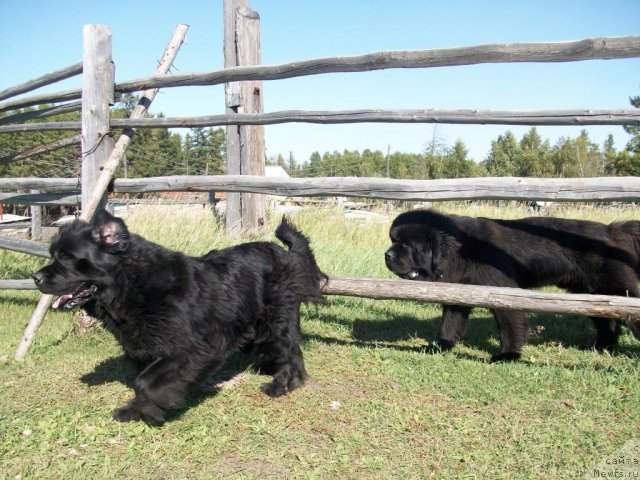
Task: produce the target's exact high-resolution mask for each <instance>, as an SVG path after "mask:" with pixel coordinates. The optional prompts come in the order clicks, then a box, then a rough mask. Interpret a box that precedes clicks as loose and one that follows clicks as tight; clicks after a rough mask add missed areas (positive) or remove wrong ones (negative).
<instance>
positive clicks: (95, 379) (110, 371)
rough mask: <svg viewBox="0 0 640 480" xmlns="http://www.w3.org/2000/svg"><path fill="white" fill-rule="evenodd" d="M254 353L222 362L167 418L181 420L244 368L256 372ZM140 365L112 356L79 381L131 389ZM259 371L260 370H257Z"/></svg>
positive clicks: (240, 355)
mask: <svg viewBox="0 0 640 480" xmlns="http://www.w3.org/2000/svg"><path fill="white" fill-rule="evenodd" d="M253 360H254V358H253V356H252V355H250V354H246V353H243V352H238V353H235V354H234V355H232V356H231V357H230V358H229V359H228V360H227V361H226V362H225V364H224V365H223V368H222V369H221V370H219V371H217V372H213V373H212V374H208V375H207V376H206V377H205V378H203V379H202V380H201V381H200V382H199V383H198V384H197V385H195V386H193V387H192V388H191V390H190V392H189V395H188V396H187V400H186V404H185V405H184V408H181V409H179V410H172V411H170V412H168V413H167V421H168V422H171V421H173V420H178V419H180V418H181V417H182V416H183V415H184V414H185V412H186V411H187V410H189V409H191V408H194V407H197V406H198V405H200V404H201V403H203V402H204V401H205V400H207V399H209V398H212V397H215V396H216V395H217V394H218V393H220V391H222V389H223V388H224V387H223V385H224V384H228V383H229V382H232V381H233V379H235V378H237V377H238V376H239V375H241V374H242V373H244V372H246V371H247V370H253V371H257V369H256V368H255V367H254V363H253ZM138 373H139V368H138V365H137V364H136V362H134V361H132V360H130V359H129V358H127V357H126V356H124V355H121V356H119V357H111V358H108V359H106V360H105V361H103V362H102V363H100V364H99V365H97V366H96V367H95V369H94V370H93V372H90V373H87V374H85V375H83V376H82V377H81V378H80V380H81V381H82V382H83V383H84V384H85V385H88V386H92V387H94V386H98V385H105V384H108V383H114V382H117V383H122V384H123V385H125V386H126V387H128V388H129V389H131V390H132V396H133V389H134V386H135V380H136V377H137V376H138ZM258 373H259V372H258Z"/></svg>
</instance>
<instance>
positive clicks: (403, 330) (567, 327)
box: [305, 312, 640, 362]
mask: <svg viewBox="0 0 640 480" xmlns="http://www.w3.org/2000/svg"><path fill="white" fill-rule="evenodd" d="M321 318H322V321H325V322H327V323H338V324H341V325H345V326H347V327H349V326H350V327H351V336H352V337H353V340H341V339H337V338H331V337H327V336H321V335H316V334H314V335H305V337H306V338H312V339H314V340H317V341H322V342H325V343H332V344H341V345H355V346H357V347H362V348H369V347H371V346H372V345H378V346H380V345H381V344H383V345H384V347H385V348H391V349H394V350H399V351H414V352H422V353H425V354H438V353H442V350H441V349H440V348H438V347H437V346H435V344H434V341H435V340H436V339H437V338H438V332H439V328H440V323H441V320H440V316H439V315H436V316H431V317H428V318H418V317H414V316H406V315H396V316H393V315H392V316H389V318H388V319H385V320H369V319H364V318H362V319H357V320H355V321H354V322H352V323H351V322H349V323H346V322H344V321H342V320H341V319H339V318H337V317H334V316H332V315H329V316H324V315H323V316H322V317H321ZM529 327H530V329H529V336H528V339H527V344H528V345H534V346H544V345H553V344H555V345H557V344H559V345H562V346H563V347H564V348H575V349H577V350H582V351H588V350H592V349H593V342H594V339H595V329H594V328H593V324H592V321H591V320H590V319H588V318H586V317H580V316H565V315H536V314H529ZM416 338H418V339H421V340H423V341H422V342H421V345H418V346H407V345H394V343H398V342H403V341H409V340H415V339H416ZM463 343H464V344H465V345H466V346H468V347H470V348H472V349H477V350H481V351H483V352H487V353H488V354H491V355H494V354H497V353H499V333H498V328H497V326H496V322H495V320H494V318H493V316H492V315H491V314H490V313H489V312H486V314H483V313H480V314H476V315H474V316H473V317H472V318H471V320H470V322H469V328H468V331H467V334H466V335H465V338H464V340H463ZM452 353H453V354H454V355H455V356H456V357H459V358H465V359H471V360H475V361H481V362H483V361H488V360H484V359H481V358H480V357H477V356H474V355H469V354H466V353H464V352H460V351H458V350H454V351H453V352H452ZM613 355H624V356H634V357H639V356H640V346H638V345H635V344H634V345H628V344H625V345H624V346H620V347H617V348H616V349H615V350H614V352H613Z"/></svg>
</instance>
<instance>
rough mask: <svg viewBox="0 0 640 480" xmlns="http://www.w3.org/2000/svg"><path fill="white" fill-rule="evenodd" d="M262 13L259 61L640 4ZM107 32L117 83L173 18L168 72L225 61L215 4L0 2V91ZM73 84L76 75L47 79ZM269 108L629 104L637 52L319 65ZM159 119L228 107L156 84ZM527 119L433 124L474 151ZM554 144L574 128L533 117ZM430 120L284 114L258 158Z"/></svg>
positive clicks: (142, 65)
mask: <svg viewBox="0 0 640 480" xmlns="http://www.w3.org/2000/svg"><path fill="white" fill-rule="evenodd" d="M249 4H250V6H251V8H253V9H255V10H257V11H258V12H259V14H260V16H261V29H262V38H261V42H262V63H263V64H273V63H282V62H288V61H293V60H302V59H309V58H314V57H324V56H336V55H358V54H364V53H369V52H373V51H381V50H419V49H431V48H449V47H459V46H470V45H478V44H486V43H514V42H552V41H568V40H578V39H583V38H587V37H596V36H627V35H640V0H533V1H518V0H507V1H503V0H492V1H490V2H479V1H470V0H437V1H435V0H434V1H429V0H422V1H420V0H394V1H391V0H348V1H345V0H297V1H295V0H250V1H249ZM89 23H99V24H104V25H108V26H110V27H111V29H112V32H113V59H114V62H115V63H116V81H117V82H121V81H125V80H131V79H134V78H139V77H144V76H148V75H150V74H152V72H153V71H154V69H155V67H156V60H157V59H158V58H159V57H160V56H161V54H162V51H163V49H164V47H165V45H166V44H167V42H168V41H169V39H170V37H171V35H172V33H173V31H174V29H175V26H176V25H177V24H178V23H186V24H188V25H190V28H189V32H188V34H187V43H186V44H185V45H183V47H182V49H181V51H180V53H179V55H178V58H177V60H176V61H175V62H174V65H175V67H176V69H177V70H176V71H179V72H181V73H184V72H192V71H209V70H215V69H219V68H222V65H223V58H222V38H223V25H222V0H185V1H184V2H180V3H177V2H173V1H166V0H129V1H126V2H125V1H122V0H111V1H109V2H105V1H97V0H60V1H51V0H0V25H1V27H0V65H2V74H0V89H4V88H6V87H9V86H12V85H15V84H18V83H21V82H24V81H26V80H29V79H32V78H35V77H38V76H40V75H43V74H45V73H49V72H51V71H53V70H56V69H59V68H63V67H66V66H68V65H71V64H74V63H76V62H79V61H81V60H82V27H83V25H84V24H89ZM80 85H81V79H80V77H76V78H75V79H70V80H67V81H65V82H62V83H60V84H57V85H54V86H49V87H46V88H45V89H41V91H56V90H64V89H68V88H75V87H79V86H80ZM263 91H264V100H265V111H277V110H288V109H300V110H345V109H359V108H389V109H393V108H444V109H449V108H451V109H455V108H479V109H483V108H487V109H518V110H528V109H552V108H553V109H558V108H562V109H570V108H631V107H630V104H629V97H630V96H635V95H640V59H629V60H609V61H599V60H596V61H587V62H573V63H557V64H535V63H532V64H498V65H475V66H464V67H448V68H431V69H407V70H385V71H377V72H367V73H342V74H327V75H320V76H314V77H302V78H297V79H288V80H279V81H272V82H265V83H264V85H263ZM151 111H152V112H153V113H159V112H162V113H164V114H165V115H166V116H200V115H213V114H219V113H223V112H224V95H223V88H222V86H215V87H187V88H172V89H165V90H164V91H162V92H161V93H160V95H159V96H158V97H157V98H156V101H155V102H154V104H153V105H152V107H151ZM508 129H509V130H511V131H513V132H514V133H515V134H516V136H517V137H518V138H519V137H520V136H521V135H522V134H523V133H524V132H525V131H526V130H528V127H510V126H506V125H504V126H503V125H497V126H496V125H494V126H481V125H477V126H476V125H439V126H438V127H437V135H438V136H439V137H440V139H441V140H443V141H444V142H446V143H447V144H449V145H453V143H454V142H455V141H456V140H457V139H462V140H463V141H464V142H465V144H466V145H467V148H468V149H469V152H470V157H471V158H473V159H474V160H476V161H480V160H482V159H484V157H485V156H486V154H487V152H488V151H489V148H490V145H491V140H495V139H496V138H497V136H498V135H500V134H502V133H504V132H505V131H506V130H508ZM538 130H539V132H540V134H541V135H542V136H543V137H544V138H548V139H550V140H551V142H552V143H555V142H556V141H557V139H558V138H559V137H560V136H573V137H575V136H577V135H578V134H579V131H580V128H579V127H538ZM587 130H588V131H589V135H590V137H591V139H592V140H593V141H596V142H597V143H602V142H603V141H604V140H605V138H606V137H607V135H608V134H609V133H611V134H613V135H614V138H615V140H616V147H617V148H618V149H622V148H623V147H624V145H625V144H626V142H627V141H628V139H629V136H628V135H627V134H626V133H625V132H624V131H623V129H622V127H615V126H606V127H589V128H587ZM433 134H434V126H433V125H431V124H421V125H413V124H353V125H306V124H283V125H276V126H267V127H266V146H267V155H269V156H275V155H277V154H279V153H281V154H283V155H284V156H285V157H287V156H288V155H289V152H293V154H294V156H295V158H296V159H297V160H298V161H306V160H307V159H308V157H309V155H310V154H311V153H312V152H313V151H315V150H317V151H320V152H321V153H324V152H325V151H333V150H338V151H342V150H344V149H349V150H356V149H357V150H363V149H365V148H370V149H379V150H382V151H383V152H386V151H387V149H388V148H389V149H390V150H391V152H394V151H401V152H421V151H423V150H424V148H425V145H426V143H427V142H428V141H429V140H430V139H431V138H432V136H433Z"/></svg>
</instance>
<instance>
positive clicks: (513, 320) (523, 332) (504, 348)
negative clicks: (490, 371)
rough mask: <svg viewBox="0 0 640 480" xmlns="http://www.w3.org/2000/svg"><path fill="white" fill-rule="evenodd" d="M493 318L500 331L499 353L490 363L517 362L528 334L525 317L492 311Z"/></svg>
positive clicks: (518, 313) (497, 310) (522, 314)
mask: <svg viewBox="0 0 640 480" xmlns="http://www.w3.org/2000/svg"><path fill="white" fill-rule="evenodd" d="M493 316H494V317H495V319H496V323H497V324H498V329H499V330H500V353H499V354H498V355H494V356H493V357H491V361H492V362H501V361H508V360H518V359H519V358H520V353H521V351H522V347H523V345H524V344H525V342H526V341H527V334H528V333H529V322H528V320H527V316H526V315H525V314H524V313H522V312H517V311H514V310H500V309H495V310H493Z"/></svg>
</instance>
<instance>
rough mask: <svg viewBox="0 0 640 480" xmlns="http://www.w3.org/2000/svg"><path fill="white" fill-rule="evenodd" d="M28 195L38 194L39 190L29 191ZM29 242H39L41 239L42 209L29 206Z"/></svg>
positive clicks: (38, 206) (37, 206)
mask: <svg viewBox="0 0 640 480" xmlns="http://www.w3.org/2000/svg"><path fill="white" fill-rule="evenodd" d="M29 193H34V194H35V193H40V190H29ZM29 209H30V211H31V240H33V241H36V242H38V241H40V240H41V239H42V207H41V206H40V205H31V206H30V207H29Z"/></svg>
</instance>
